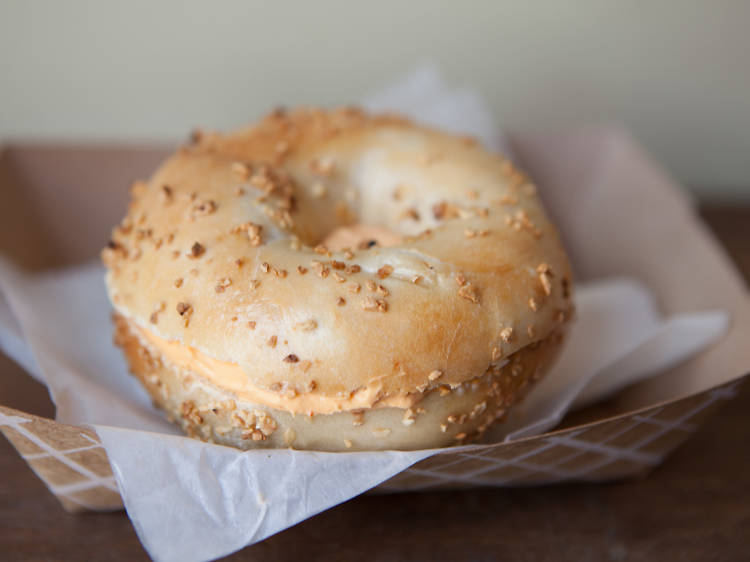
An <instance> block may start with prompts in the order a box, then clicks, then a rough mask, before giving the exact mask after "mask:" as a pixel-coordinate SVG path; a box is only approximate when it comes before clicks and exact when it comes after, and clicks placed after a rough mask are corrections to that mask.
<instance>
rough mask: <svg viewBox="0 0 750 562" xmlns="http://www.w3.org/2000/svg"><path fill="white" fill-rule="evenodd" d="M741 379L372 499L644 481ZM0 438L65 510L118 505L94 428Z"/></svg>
mask: <svg viewBox="0 0 750 562" xmlns="http://www.w3.org/2000/svg"><path fill="white" fill-rule="evenodd" d="M746 378H747V376H746V377H742V378H740V379H737V380H734V381H732V382H729V383H726V384H723V385H720V386H717V387H715V388H712V389H710V390H707V391H705V392H701V393H698V394H694V395H692V396H688V397H687V398H682V399H679V400H671V401H669V402H665V403H662V404H659V405H656V406H653V407H650V408H645V409H641V410H637V411H635V412H630V413H627V414H623V415H620V416H616V417H613V418H609V419H604V420H601V421H597V422H593V423H589V424H584V425H580V426H575V427H571V428H567V429H563V430H558V431H552V432H549V433H544V434H542V435H538V436H536V437H530V438H528V439H520V440H517V441H511V442H507V443H498V444H496V445H477V446H474V447H468V448H467V447H462V448H460V450H454V449H446V450H445V451H443V452H440V453H438V454H436V455H434V456H432V457H430V458H428V459H425V460H423V461H420V462H418V463H417V464H415V465H413V466H411V467H409V468H407V469H406V470H404V471H403V472H402V473H400V474H398V475H396V476H394V477H393V478H391V479H390V480H387V481H386V482H384V483H382V484H381V485H380V486H378V487H377V488H375V489H373V490H372V492H374V493H388V492H413V491H418V490H426V489H431V490H433V489H460V488H472V487H476V486H526V485H538V484H558V483H563V482H574V481H578V482H601V481H606V480H617V479H622V478H628V477H633V476H638V475H642V474H645V473H647V472H648V471H650V470H651V469H653V468H654V467H656V466H658V465H659V464H660V463H661V462H662V461H663V460H664V459H665V458H666V457H667V456H668V455H669V453H671V452H672V451H673V450H674V449H675V448H676V447H677V446H678V445H680V444H681V443H682V442H683V441H684V440H685V439H686V438H687V437H688V436H689V435H690V434H691V433H692V432H693V431H695V429H696V428H697V427H698V426H699V424H700V423H701V422H702V421H703V420H704V419H705V418H706V417H707V416H708V415H709V414H710V413H711V412H712V411H714V409H715V408H717V407H718V406H719V405H720V404H721V403H722V402H723V401H725V400H728V399H730V398H732V397H733V396H735V394H736V393H737V389H738V387H739V385H740V384H741V383H742V381H743V380H745V379H746ZM0 431H2V432H3V434H4V435H5V437H7V438H8V440H9V441H10V442H11V443H12V444H13V446H14V447H15V448H16V450H18V452H19V454H20V455H21V457H23V459H24V460H25V461H26V462H27V463H28V464H29V466H30V467H31V469H32V470H33V471H34V472H35V473H36V474H37V476H39V478H41V479H42V481H44V483H45V484H46V485H47V487H48V488H49V490H50V491H51V492H52V493H53V494H54V495H55V496H56V497H57V499H58V500H60V503H61V504H62V505H63V507H64V508H65V509H66V510H67V511H69V512H71V513H79V512H85V511H115V510H119V509H122V508H123V504H122V499H121V497H120V494H119V491H118V489H117V483H116V482H115V478H114V475H113V474H112V468H111V467H110V464H109V461H108V459H107V453H106V452H105V450H104V448H103V447H102V444H101V441H100V440H99V437H98V436H97V435H96V433H95V432H94V431H93V430H92V429H88V428H84V427H79V426H73V425H66V424H61V423H57V422H55V421H52V420H48V419H45V418H40V417H38V416H33V415H31V414H27V413H25V412H21V411H18V410H14V409H12V408H6V407H4V406H0ZM342 454H346V453H342Z"/></svg>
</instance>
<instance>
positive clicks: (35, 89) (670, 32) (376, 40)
mask: <svg viewBox="0 0 750 562" xmlns="http://www.w3.org/2000/svg"><path fill="white" fill-rule="evenodd" d="M748 22H750V2H745V1H741V0H736V1H732V0H714V1H712V2H706V1H680V0H671V1H669V0H663V1H660V2H653V1H636V0H632V1H624V2H601V1H583V0H581V1H577V2H543V3H537V2H520V1H514V2H502V1H492V0H482V1H480V0H475V1H472V2H466V1H463V2H458V1H456V2H436V1H435V0H413V1H410V2H404V1H403V0H401V1H392V0H388V1H385V0H381V1H379V2H368V3H361V2H351V1H349V2H343V1H342V2H332V1H320V0H318V1H314V2H283V1H275V2H260V1H254V2H249V1H240V0H236V1H219V2H207V1H206V0H200V1H171V0H170V1H158V2H154V1H143V0H138V1H129V2H113V1H106V2H94V1H91V2H88V1H82V0H68V1H65V2H56V1H51V0H50V1H38V0H30V1H29V0H17V1H15V0H0V102H1V103H0V142H3V143H7V142H11V141H28V140H40V139H41V140H54V141H61V140H62V141H69V140H74V141H91V140H94V141H99V140H106V141H126V142H129V143H130V142H133V143H141V142H148V143H152V142H158V143H162V142H167V143H174V142H176V141H178V140H180V139H183V138H184V137H185V135H186V133H187V132H188V131H189V130H190V129H191V128H193V127H194V126H197V125H200V126H203V127H206V128H230V127H233V126H236V125H239V124H242V123H246V122H250V121H252V120H254V119H255V118H256V117H257V116H258V115H260V114H261V113H263V112H265V111H266V110H268V109H269V108H271V107H273V106H276V105H279V104H284V105H295V104H322V105H335V104H341V103H347V102H353V101H358V100H360V99H362V98H363V97H364V96H365V95H367V94H368V93H369V92H371V91H373V90H377V89H379V88H381V87H382V86H383V85H385V84H387V83H389V82H391V81H393V80H394V79H397V78H399V77H402V76H403V75H404V74H406V73H408V72H409V71H410V70H412V69H413V68H414V67H415V66H416V65H418V64H420V63H424V62H430V61H432V62H435V63H437V64H439V65H440V67H441V68H442V70H443V73H444V75H445V77H446V79H447V80H448V81H449V82H450V83H452V84H458V85H461V84H463V85H466V86H471V87H476V88H478V89H479V91H481V92H482V93H483V95H484V96H485V97H486V98H487V100H488V102H489V103H490V105H491V108H492V110H493V112H494V115H495V117H496V119H497V121H498V123H500V124H501V125H502V127H503V128H504V129H505V130H529V129H535V130H560V129H563V128H566V127H571V126H578V125H583V124H591V123H603V122H615V123H620V124H623V125H625V126H626V127H627V128H629V129H630V130H631V131H632V133H633V134H634V136H635V137H636V138H637V139H638V140H639V141H640V142H641V143H643V145H644V146H645V147H646V149H647V150H649V151H650V152H651V153H652V154H653V155H654V156H655V157H656V159H657V160H659V161H660V162H661V163H662V164H664V165H665V166H666V167H667V169H669V170H670V171H671V172H672V173H673V174H674V175H675V176H676V177H677V178H678V179H679V180H680V181H682V182H683V183H684V184H685V185H687V186H688V187H690V188H691V189H692V190H694V191H695V192H696V193H698V194H699V195H700V196H701V197H702V198H704V199H711V200H720V201H730V202H734V201H738V200H746V201H750V33H748V32H747V25H748Z"/></svg>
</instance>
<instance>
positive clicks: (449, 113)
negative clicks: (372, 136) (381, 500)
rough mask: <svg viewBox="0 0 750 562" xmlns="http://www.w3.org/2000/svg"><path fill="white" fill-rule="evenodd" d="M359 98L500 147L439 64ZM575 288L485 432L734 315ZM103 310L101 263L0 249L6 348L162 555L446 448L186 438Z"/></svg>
mask: <svg viewBox="0 0 750 562" xmlns="http://www.w3.org/2000/svg"><path fill="white" fill-rule="evenodd" d="M365 105H366V106H367V107H368V108H370V109H374V110H381V111H382V110H392V111H399V112H401V113H406V114H409V115H412V116H413V117H414V118H416V119H418V120H420V121H423V122H427V123H430V124H433V125H436V126H439V127H442V128H444V129H449V130H453V131H456V132H461V133H465V134H473V135H475V136H478V137H479V138H481V139H482V141H483V142H484V143H485V144H487V145H488V146H490V147H492V148H494V149H497V148H502V144H503V143H502V137H501V135H500V134H499V132H498V130H497V129H496V128H495V127H494V124H493V120H492V118H491V116H490V115H489V112H488V110H487V107H486V104H485V103H484V102H483V100H482V98H481V96H479V95H478V94H477V93H476V92H475V91H473V90H471V89H467V88H460V89H452V88H450V87H448V86H447V85H446V84H445V83H444V82H443V80H442V79H441V77H440V74H439V72H438V71H437V69H436V68H435V67H425V68H422V69H419V70H418V71H417V72H415V73H414V74H412V75H410V76H408V77H407V78H406V79H405V80H403V81H401V82H398V83H396V84H394V85H393V86H390V87H388V88H386V89H385V90H384V91H383V92H381V93H379V94H376V95H373V96H371V97H369V98H368V99H367V100H366V101H365ZM575 299H576V307H577V310H578V318H577V321H576V323H575V325H574V327H573V329H572V331H571V334H570V339H569V343H568V345H567V346H566V348H565V350H564V351H563V354H562V357H561V359H560V361H559V362H558V364H557V365H556V366H555V368H554V369H553V371H552V372H550V374H549V375H547V377H546V378H545V379H543V380H542V382H541V383H540V384H539V385H538V387H537V388H536V389H535V390H534V391H533V392H532V393H531V394H530V396H529V397H528V399H527V400H526V401H525V402H524V403H523V404H521V405H519V406H518V407H517V408H515V409H514V411H513V412H512V414H511V416H510V418H509V420H508V421H507V422H506V423H504V424H502V425H499V426H497V427H496V428H495V429H494V430H493V432H492V433H491V434H490V435H489V436H487V439H489V440H492V441H494V442H497V441H501V440H503V439H513V438H517V437H524V436H529V435H534V434H538V433H541V432H544V431H545V430H547V429H549V428H551V427H553V426H554V425H555V424H557V423H558V422H559V420H560V419H561V418H562V416H563V415H564V414H565V412H566V411H568V409H569V408H570V407H571V406H574V405H579V404H583V403H588V402H592V401H595V400H597V399H599V398H601V397H603V396H606V395H607V394H610V393H611V392H614V391H616V390H618V389H619V388H621V387H622V386H624V385H626V384H630V383H632V382H634V381H636V380H639V379H641V378H643V377H646V376H649V375H650V374H654V373H657V372H660V371H662V370H664V369H666V368H669V367H671V366H673V365H675V364H676V363H678V362H679V361H682V360H683V359H685V358H687V357H688V356H690V355H692V354H694V353H696V352H698V351H699V350H701V349H703V348H704V347H705V346H707V345H709V344H710V343H712V342H713V341H715V340H717V339H718V338H719V337H721V335H722V334H724V332H725V331H726V329H727V325H728V315H727V314H726V313H725V312H723V311H707V312H702V313H692V314H686V315H676V316H672V317H669V318H662V317H661V316H660V315H659V313H658V310H657V307H656V305H655V303H654V302H653V299H652V297H651V294H650V292H649V290H648V289H647V288H646V287H645V286H643V285H642V284H641V283H639V282H638V281H637V280H634V279H626V278H622V279H611V280H605V281H601V282H597V283H593V284H587V285H580V286H578V287H577V288H576V297H575ZM109 315H110V307H109V304H108V302H107V298H106V294H105V290H104V283H103V270H102V268H101V266H100V265H98V264H91V265H86V266H82V267H78V268H74V269H68V270H65V271H59V272H55V273H49V274H44V275H36V276H30V275H26V274H24V273H23V272H20V271H18V270H16V269H15V268H14V267H13V265H12V264H10V263H9V262H7V261H5V260H2V259H0V347H1V348H2V349H3V351H4V352H5V353H7V354H8V355H10V356H11V357H13V358H14V359H15V360H16V361H18V362H19V363H20V364H21V365H22V366H23V367H25V368H26V369H27V370H28V371H29V372H30V374H32V376H34V377H36V378H38V379H39V380H41V381H43V382H44V383H45V384H46V385H47V386H48V388H49V390H50V393H51V396H52V398H53V400H54V402H55V404H56V405H57V419H58V420H59V421H62V422H65V423H71V424H90V425H94V426H95V428H96V431H97V433H98V434H99V436H100V437H101V439H102V442H103V444H104V447H105V448H106V450H107V454H108V456H109V459H110V463H111V464H112V467H113V470H114V472H115V476H116V478H117V482H118V485H119V487H120V491H121V494H122V496H123V500H124V503H125V507H126V509H127V511H128V514H129V516H130V518H131V520H132V521H133V525H134V526H135V528H136V531H137V533H138V535H139V537H140V538H141V540H142V542H143V544H144V546H145V547H146V549H147V550H148V551H149V553H150V554H151V556H152V557H153V558H154V559H156V560H164V561H171V560H180V561H185V562H187V561H191V560H208V559H211V558H216V557H220V556H223V555H226V554H229V553H231V552H233V551H235V550H237V549H240V548H242V547H243V546H246V545H248V544H252V543H253V542H257V541H259V540H262V539H263V538H266V537H268V536H270V535H272V534H274V533H277V532H279V531H281V530H283V529H285V528H287V527H289V526H292V525H294V524H296V523H298V522H300V521H302V520H304V519H306V518H308V517H310V516H312V515H314V514H316V513H319V512H320V511H323V510H325V509H328V508H329V507H332V506H334V505H336V504H338V503H341V502H343V501H346V500H347V499H349V498H352V497H354V496H356V495H358V494H360V493H362V492H364V491H366V490H368V489H370V488H372V487H374V486H376V485H377V484H379V483H380V482H383V481H384V480H387V479H388V478H390V477H391V476H393V475H395V474H397V473H398V472H400V471H402V470H404V469H405V468H407V467H408V466H410V465H411V464H413V463H415V462H418V461H419V460H422V459H424V458H426V457H428V456H430V455H433V454H439V453H440V450H425V451H410V452H399V451H389V452H372V453H318V452H310V451H293V450H257V451H248V452H241V451H238V450H235V449H232V448H227V447H222V446H218V445H211V444H207V443H202V442H199V441H196V440H193V439H189V438H187V437H184V436H182V435H181V434H180V432H179V430H177V428H176V427H175V426H173V425H172V424H169V423H168V422H166V421H165V419H164V417H163V416H162V415H161V414H160V413H159V412H157V411H156V410H154V408H153V407H152V406H151V404H150V400H149V398H148V396H147V395H146V393H145V391H144V390H143V389H142V388H141V387H140V385H139V384H138V383H137V381H136V380H135V379H134V378H133V377H131V376H129V375H128V373H127V369H126V366H125V362H124V359H123V358H122V356H121V354H120V353H119V350H117V349H116V348H115V347H114V346H113V344H112V343H111V334H112V327H111V324H110V319H109ZM592 342H596V344H595V345H592Z"/></svg>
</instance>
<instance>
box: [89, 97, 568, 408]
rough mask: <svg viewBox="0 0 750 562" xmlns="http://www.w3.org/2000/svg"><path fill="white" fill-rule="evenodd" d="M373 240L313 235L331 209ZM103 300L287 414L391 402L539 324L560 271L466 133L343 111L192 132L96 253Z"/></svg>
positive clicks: (507, 351)
mask: <svg viewBox="0 0 750 562" xmlns="http://www.w3.org/2000/svg"><path fill="white" fill-rule="evenodd" d="M354 224H360V225H372V226H375V227H377V228H378V229H379V231H382V232H386V233H389V236H390V238H391V241H390V244H391V245H389V246H383V245H380V244H375V245H372V244H357V245H356V247H351V248H337V249H334V248H333V246H332V247H331V248H330V249H329V248H326V247H325V246H323V245H321V242H322V241H324V240H326V239H327V238H329V237H330V239H333V238H335V237H331V234H332V233H335V232H336V231H337V229H338V228H340V227H345V226H347V225H354ZM104 261H105V264H106V265H107V269H108V271H107V288H108V291H109V295H110V298H111V301H112V303H113V306H114V308H115V310H116V312H117V313H118V314H119V315H120V316H122V317H124V318H125V319H127V321H128V322H130V323H131V324H132V325H133V326H134V327H135V328H136V329H137V330H138V331H139V332H140V335H141V336H142V337H143V338H145V339H146V340H148V341H149V342H151V343H154V344H155V345H158V346H159V347H160V349H163V350H165V351H168V352H169V354H171V356H172V357H175V358H179V361H182V362H191V361H192V362H195V363H199V364H201V365H203V366H204V367H205V368H204V369H203V372H210V373H212V376H213V377H214V382H215V383H216V384H217V385H218V386H219V387H221V388H225V389H227V390H228V391H230V392H233V393H236V394H237V395H240V396H241V395H243V393H246V394H247V395H248V396H250V398H252V400H253V401H254V402H255V403H263V404H267V405H269V406H273V407H275V408H280V409H284V410H287V411H289V412H292V413H307V414H315V413H323V414H325V413H332V412H337V411H347V410H353V409H361V408H371V407H379V406H402V407H406V406H404V405H405V404H408V403H410V401H411V402H413V401H415V400H418V399H419V397H420V396H423V395H424V393H426V392H428V391H429V390H431V389H433V388H435V387H437V386H440V385H449V386H450V387H455V386H457V385H459V384H460V383H462V382H465V381H468V380H470V379H473V378H475V377H477V376H478V375H481V374H482V373H484V372H486V371H487V370H488V368H489V367H491V366H492V364H498V363H500V362H501V361H504V359H505V358H506V357H508V356H509V355H511V354H513V353H514V352H515V351H517V350H519V349H521V348H524V347H525V346H528V345H530V344H532V343H534V342H537V341H541V340H543V339H545V337H547V336H548V335H549V334H551V333H552V332H553V331H554V330H555V329H556V328H558V327H559V325H560V324H561V323H564V322H565V321H566V320H567V318H568V317H569V314H568V313H569V310H570V306H571V305H570V287H569V285H570V267H569V263H568V259H567V257H566V254H565V251H564V249H563V248H562V246H561V243H560V240H559V237H558V235H557V233H556V231H555V228H554V227H553V225H552V224H551V223H550V221H549V220H548V218H547V216H546V214H545V212H544V210H543V208H542V205H541V203H540V201H539V198H538V196H537V195H536V190H535V189H534V186H533V185H532V184H531V183H530V181H529V180H528V178H527V177H526V176H525V175H524V174H522V173H521V172H519V171H518V170H516V169H515V168H514V167H513V166H512V165H511V164H510V162H509V161H508V160H506V159H505V158H503V157H501V156H498V155H495V154H491V153H489V152H488V151H486V150H485V149H483V148H482V147H481V146H480V145H479V144H477V143H476V142H473V141H472V140H470V139H466V138H460V137H456V136H453V135H449V134H446V133H442V132H439V131H435V130H432V129H428V128H425V127H421V126H417V125H415V124H412V123H411V122H409V121H406V120H404V119H401V118H397V117H392V116H368V115H366V114H364V113H363V112H361V111H358V110H354V109H342V110H336V111H323V110H313V109H303V110H296V111H292V112H284V111H276V112H274V113H272V114H270V115H269V116H268V117H266V118H265V119H264V120H263V121H262V122H261V123H260V124H258V125H257V126H254V127H251V128H247V129H243V130H240V131H237V132H234V133H230V134H227V135H218V134H208V135H207V134H204V135H199V136H197V138H196V139H195V142H193V143H192V144H191V145H189V146H186V147H183V148H181V149H180V150H179V151H178V152H177V153H176V154H174V155H173V156H172V157H171V158H169V159H168V160H167V161H166V162H165V163H164V164H163V165H162V166H161V167H160V168H159V169H158V170H157V172H156V173H155V174H154V175H153V177H152V178H151V179H150V180H149V181H148V182H140V183H136V184H134V186H133V188H132V201H131V203H130V206H129V209H128V213H127V215H126V217H125V218H124V219H123V221H122V222H121V224H120V225H119V226H118V227H117V228H115V230H114V232H113V235H112V240H111V241H110V243H109V245H108V247H107V248H106V249H105V252H104Z"/></svg>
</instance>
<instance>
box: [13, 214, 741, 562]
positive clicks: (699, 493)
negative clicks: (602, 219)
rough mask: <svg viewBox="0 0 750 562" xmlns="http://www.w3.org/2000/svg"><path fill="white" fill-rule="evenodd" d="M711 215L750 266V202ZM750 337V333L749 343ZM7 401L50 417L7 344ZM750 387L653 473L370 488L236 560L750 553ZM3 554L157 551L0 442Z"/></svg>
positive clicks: (66, 556) (108, 556) (33, 556)
mask: <svg viewBox="0 0 750 562" xmlns="http://www.w3.org/2000/svg"><path fill="white" fill-rule="evenodd" d="M703 215H704V217H705V218H706V220H707V221H708V223H709V224H710V225H711V226H712V228H713V229H714V231H715V232H716V234H717V235H718V237H719V238H720V239H721V240H722V241H723V242H724V244H725V246H726V247H727V249H728V251H729V253H730V255H731V256H732V257H733V259H734V260H735V262H736V263H737V264H738V265H739V267H740V268H741V269H742V270H743V272H744V273H745V275H746V277H748V276H750V207H744V208H737V207H734V208H732V207H724V208H722V207H716V206H713V207H706V208H705V209H704V211H703ZM749 345H750V342H749ZM0 402H1V403H3V404H7V405H9V406H13V407H17V408H20V409H23V410H26V411H29V412H32V413H38V414H41V415H46V416H51V415H52V413H53V408H52V405H51V403H50V402H49V399H48V398H47V393H46V390H45V389H44V388H43V387H42V386H41V385H39V384H37V383H35V382H33V381H32V380H31V379H30V378H29V377H27V376H26V375H24V374H23V373H22V372H20V371H19V370H18V368H17V367H15V366H14V365H13V364H12V363H10V361H8V360H7V359H5V358H2V356H0ZM749 445H750V385H745V388H744V389H742V390H741V392H740V395H739V396H738V397H737V398H736V399H735V400H734V401H732V402H731V403H729V404H728V405H727V406H726V407H725V408H723V409H722V410H721V411H720V412H719V413H718V414H716V415H715V416H714V417H713V418H712V419H711V420H710V421H709V422H708V423H706V424H705V425H704V426H703V427H702V428H701V429H700V430H699V431H698V432H697V433H696V434H695V436H694V437H692V438H691V439H690V440H689V441H688V442H687V443H686V444H685V445H683V446H682V447H681V448H680V449H679V450H678V451H677V452H676V453H675V454H674V455H673V456H672V457H671V458H670V459H669V460H668V461H667V462H666V463H665V464H664V465H663V466H661V467H660V468H658V469H657V470H656V471H654V472H653V473H652V474H651V475H650V476H649V477H647V478H645V479H643V480H638V481H628V482H620V483H613V484H604V485H575V486H573V485H568V486H550V487H544V488H529V489H507V490H506V489H479V490H470V491H462V492H433V493H421V494H399V495H391V496H363V497H359V498H356V499H354V500H351V501H349V502H347V503H346V504H343V505H341V506H338V507H336V508H334V509H331V510H329V511H327V512H325V513H323V514H321V515H319V516H317V517H314V518H312V519H310V520H308V521H306V522H304V523H302V524H300V525H298V526H296V527H294V528H292V529H289V530H287V531H285V532H283V533H279V534H278V535H276V536H274V537H271V538H270V539H268V540H266V541H263V542H262V543H260V544H258V545H255V546H253V547H249V548H246V549H244V550H243V551H241V552H239V553H237V554H235V555H233V556H232V557H230V558H229V559H232V560H264V561H274V560H316V559H321V560H322V559H325V560H330V559H334V560H335V559H355V558H356V559H366V560H576V561H586V560H592V561H594V560H596V561H598V560H615V561H619V560H697V561H704V560H749V559H750V446H749ZM0 559H3V560H41V559H43V560H84V559H87V560H141V559H147V557H146V554H145V552H144V551H143V548H142V547H141V546H140V544H139V542H138V539H137V537H136V535H135V533H134V531H133V529H132V527H131V525H130V523H129V521H128V519H127V517H126V516H125V514H124V513H115V514H106V515H99V514H96V515H69V514H67V513H66V512H64V511H63V509H62V508H61V507H60V505H59V504H58V503H57V501H56V500H55V499H54V498H53V497H52V495H51V494H50V493H49V492H48V491H47V490H46V488H45V487H44V485H43V484H42V483H41V482H40V481H39V480H38V479H37V478H36V477H35V476H34V475H33V474H32V473H31V471H30V470H29V469H28V468H27V466H26V464H25V463H24V462H23V461H22V460H21V459H20V458H19V457H18V456H17V455H16V454H15V452H14V451H13V449H12V447H11V446H10V445H9V444H8V443H7V442H6V441H4V440H0Z"/></svg>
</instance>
